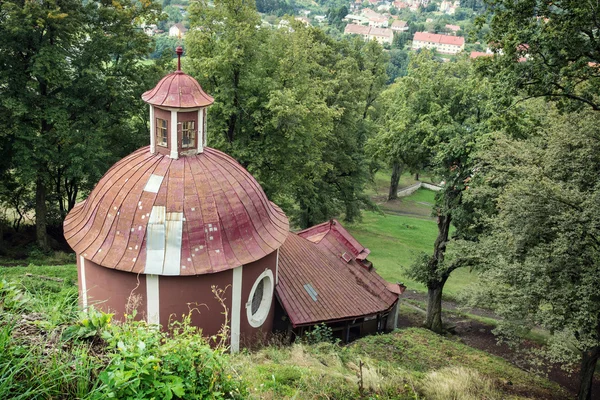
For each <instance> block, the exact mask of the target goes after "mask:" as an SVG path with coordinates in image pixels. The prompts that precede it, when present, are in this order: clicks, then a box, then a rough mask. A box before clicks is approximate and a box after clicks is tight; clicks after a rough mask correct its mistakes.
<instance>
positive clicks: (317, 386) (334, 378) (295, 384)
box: [232, 328, 566, 399]
mask: <svg viewBox="0 0 600 400" xmlns="http://www.w3.org/2000/svg"><path fill="white" fill-rule="evenodd" d="M361 362H362V363H363V370H362V385H363V396H364V397H363V398H371V399H375V398H390V399H391V398H394V399H415V398H422V396H426V398H432V399H435V398H440V399H441V398H444V399H446V398H454V399H475V398H477V399H480V398H488V399H524V398H546V397H548V394H549V393H562V389H560V388H559V387H558V386H557V385H556V384H554V383H551V382H549V381H547V380H545V379H543V378H540V377H537V376H535V375H532V374H530V373H527V372H524V371H522V370H520V369H518V368H516V367H513V366H512V365H510V364H509V363H508V362H506V361H505V360H503V359H501V358H498V357H494V356H490V355H488V354H486V353H484V352H482V351H478V350H474V349H472V348H470V347H468V346H465V345H463V344H461V343H457V342H454V341H451V340H448V339H445V338H443V337H441V336H438V335H435V334H433V333H431V332H429V331H427V330H424V329H417V328H410V329H404V330H398V331H396V332H394V333H391V334H385V335H377V336H370V337H365V338H363V339H360V340H358V341H356V342H354V343H353V344H352V345H349V346H346V347H340V346H337V345H333V344H327V343H321V344H317V345H311V346H308V345H302V344H294V345H293V346H291V347H281V348H277V347H267V348H265V349H262V350H260V351H258V352H255V353H243V354H240V355H236V356H234V357H233V359H232V363H233V367H234V369H235V370H236V371H238V373H239V376H240V377H241V378H242V379H244V380H246V381H247V382H248V383H249V392H250V398H251V399H265V398H266V399H275V398H277V399H280V398H281V399H291V398H295V399H317V398H329V399H347V398H358V397H359V396H360V389H359V381H360V378H359V377H360V363H361ZM436 387H439V388H440V389H442V388H443V389H444V391H443V392H442V391H439V393H438V394H440V395H441V396H442V397H440V396H439V395H438V396H436V394H435V393H436V389H435V388H436ZM444 393H445V394H449V393H451V394H452V396H451V397H445V395H444ZM482 395H485V396H484V397H481V396H482ZM565 397H566V396H565Z"/></svg>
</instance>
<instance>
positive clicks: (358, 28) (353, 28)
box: [344, 24, 371, 40]
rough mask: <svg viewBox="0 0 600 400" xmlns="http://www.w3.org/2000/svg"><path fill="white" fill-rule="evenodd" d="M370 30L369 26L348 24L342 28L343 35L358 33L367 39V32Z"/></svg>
mask: <svg viewBox="0 0 600 400" xmlns="http://www.w3.org/2000/svg"><path fill="white" fill-rule="evenodd" d="M370 31H371V27H370V26H365V25H358V24H348V25H346V28H345V29H344V35H360V36H362V38H363V39H364V40H369V32H370Z"/></svg>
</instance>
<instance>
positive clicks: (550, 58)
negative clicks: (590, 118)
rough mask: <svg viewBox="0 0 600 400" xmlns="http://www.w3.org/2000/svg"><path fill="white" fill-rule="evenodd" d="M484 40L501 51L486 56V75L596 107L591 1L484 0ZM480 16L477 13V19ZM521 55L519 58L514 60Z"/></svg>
mask: <svg viewBox="0 0 600 400" xmlns="http://www.w3.org/2000/svg"><path fill="white" fill-rule="evenodd" d="M486 4H488V5H489V7H490V8H489V16H490V17H491V23H490V27H491V30H490V32H489V35H488V37H487V41H488V42H489V43H492V44H493V47H494V48H495V49H497V50H501V51H502V53H503V55H502V56H501V57H497V60H495V62H493V61H492V60H486V61H487V62H486V63H483V64H484V65H485V69H486V70H487V72H488V73H489V74H490V76H495V77H496V78H497V79H498V80H499V81H504V82H506V83H507V86H506V87H507V88H512V89H513V93H515V94H521V93H519V92H520V91H522V92H523V95H524V97H526V98H529V97H548V98H552V99H563V100H567V101H569V100H575V101H576V102H578V103H579V104H580V105H581V104H586V105H588V106H590V107H591V108H592V109H594V110H600V100H599V99H598V90H599V88H600V75H599V74H598V64H597V63H598V62H599V60H600V48H599V47H598V46H597V43H598V40H599V39H600V29H599V28H600V22H598V19H597V18H593V17H592V16H597V15H598V5H597V4H596V3H594V2H585V1H584V2H581V1H575V0H569V1H560V2H541V1H537V0H526V1H518V2H515V1H512V0H487V1H486ZM483 22H484V19H483V18H482V19H480V25H481V24H482V23H483ZM519 61H521V62H519Z"/></svg>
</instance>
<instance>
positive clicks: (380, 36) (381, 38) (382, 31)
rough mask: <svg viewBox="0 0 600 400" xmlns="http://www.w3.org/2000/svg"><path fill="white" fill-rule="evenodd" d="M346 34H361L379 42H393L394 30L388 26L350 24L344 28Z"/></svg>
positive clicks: (365, 38) (364, 38)
mask: <svg viewBox="0 0 600 400" xmlns="http://www.w3.org/2000/svg"><path fill="white" fill-rule="evenodd" d="M344 34H345V35H360V36H361V37H362V38H363V40H376V41H377V42H378V43H381V44H384V43H389V44H392V41H393V40H394V32H393V31H392V30H391V29H388V28H378V27H375V26H364V25H356V24H348V25H346V28H345V29H344Z"/></svg>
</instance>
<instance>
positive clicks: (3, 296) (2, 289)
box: [0, 279, 30, 311]
mask: <svg viewBox="0 0 600 400" xmlns="http://www.w3.org/2000/svg"><path fill="white" fill-rule="evenodd" d="M29 300H30V299H29V297H28V296H27V294H26V293H24V292H22V291H21V290H19V289H18V288H17V285H16V284H14V283H12V282H7V281H5V280H4V279H3V280H2V281H0V311H4V310H7V311H18V310H21V309H23V308H24V307H25V305H26V304H27V303H28V302H29Z"/></svg>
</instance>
